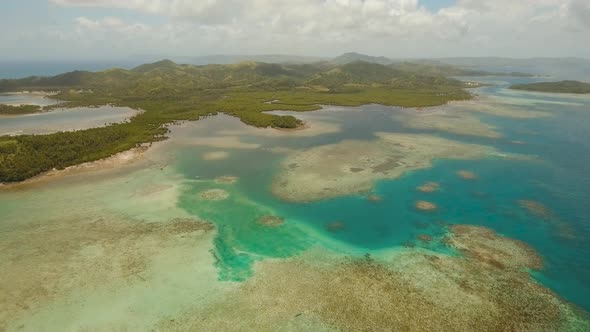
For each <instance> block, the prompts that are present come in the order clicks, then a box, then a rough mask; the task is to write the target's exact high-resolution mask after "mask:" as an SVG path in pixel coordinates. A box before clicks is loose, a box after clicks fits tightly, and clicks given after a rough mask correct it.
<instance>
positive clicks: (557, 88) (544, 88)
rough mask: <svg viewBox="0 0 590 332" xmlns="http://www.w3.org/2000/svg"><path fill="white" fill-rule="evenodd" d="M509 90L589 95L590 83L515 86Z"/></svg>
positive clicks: (543, 83)
mask: <svg viewBox="0 0 590 332" xmlns="http://www.w3.org/2000/svg"><path fill="white" fill-rule="evenodd" d="M510 89H513V90H525V91H535V92H553V93H576V94H587V93H590V83H585V82H580V81H559V82H540V83H530V84H515V85H512V86H510Z"/></svg>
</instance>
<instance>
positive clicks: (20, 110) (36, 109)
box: [0, 104, 43, 116]
mask: <svg viewBox="0 0 590 332" xmlns="http://www.w3.org/2000/svg"><path fill="white" fill-rule="evenodd" d="M42 111H43V108H42V107H41V106H38V105H7V104H0V116H12V115H26V114H34V113H40V112H42Z"/></svg>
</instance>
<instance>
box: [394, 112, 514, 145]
mask: <svg viewBox="0 0 590 332" xmlns="http://www.w3.org/2000/svg"><path fill="white" fill-rule="evenodd" d="M393 119H394V120H395V121H397V122H400V123H401V124H402V125H403V126H404V127H406V128H412V129H423V130H438V131H446V132H449V133H453V134H458V135H467V136H479V137H488V138H498V137H501V136H502V135H501V134H500V133H499V132H498V131H497V130H496V128H495V127H494V126H492V125H490V124H487V123H484V122H482V121H481V120H480V119H479V118H478V117H477V116H476V115H474V114H472V113H467V112H463V111H455V112H450V111H446V112H444V111H439V112H430V113H420V112H413V113H410V112H403V113H396V114H394V115H393Z"/></svg>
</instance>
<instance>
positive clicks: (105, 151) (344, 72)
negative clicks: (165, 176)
mask: <svg viewBox="0 0 590 332" xmlns="http://www.w3.org/2000/svg"><path fill="white" fill-rule="evenodd" d="M461 72H462V71H461V70H459V69H457V68H453V67H451V66H447V65H444V66H442V65H435V64H421V63H417V64H410V63H395V64H390V65H383V64H378V63H369V62H362V61H354V62H349V63H345V64H334V63H326V62H318V63H313V64H268V63H257V62H243V63H239V64H230V65H205V66H194V65H180V64H176V63H174V62H172V61H170V60H163V61H159V62H155V63H151V64H145V65H141V66H138V67H136V68H134V69H131V70H125V69H119V68H113V69H109V70H105V71H100V72H88V71H74V72H69V73H65V74H61V75H57V76H53V77H28V78H23V79H13V80H0V92H14V91H22V90H46V91H60V92H59V93H58V94H54V95H51V96H50V98H55V99H58V100H61V101H65V103H64V104H60V107H77V106H96V105H105V104H112V105H116V106H128V107H132V108H139V109H143V110H144V111H145V112H143V113H141V114H139V115H137V116H135V117H133V118H132V119H131V121H129V122H126V123H119V124H113V125H110V126H106V127H101V128H93V129H88V130H79V131H72V132H59V133H54V134H48V135H21V136H4V137H0V182H14V181H22V180H25V179H27V178H30V177H32V176H35V175H37V174H40V173H42V172H45V171H48V170H51V169H54V168H57V169H62V168H65V167H68V166H71V165H76V164H80V163H84V162H88V161H93V160H97V159H101V158H105V157H108V156H110V155H113V154H115V153H118V152H121V151H125V150H128V149H130V148H133V147H136V146H138V145H140V144H142V143H148V142H153V141H157V140H162V139H165V135H166V133H167V128H166V126H165V125H166V124H168V123H170V122H173V121H177V120H198V119H199V118H200V117H203V116H208V115H213V114H217V113H218V112H223V113H226V114H229V115H232V116H235V117H238V118H240V119H241V121H243V122H244V123H246V124H249V125H252V126H256V127H275V128H295V127H298V126H300V125H301V122H300V121H299V120H298V119H296V118H295V117H293V116H278V115H273V114H268V113H265V112H266V111H272V110H292V111H311V110H317V109H320V108H321V106H320V105H341V106H359V105H363V104H368V103H379V104H384V105H396V106H406V107H426V106H435V105H441V104H445V103H447V102H448V101H451V100H465V99H469V98H470V97H471V95H470V93H469V92H467V91H466V90H465V88H466V87H474V86H477V84H473V83H472V84H470V85H468V84H467V83H465V82H462V81H459V80H456V79H453V78H449V77H447V76H451V75H457V74H460V73H461ZM463 73H465V72H463ZM472 74H474V73H472ZM478 74H481V73H478ZM270 101H273V102H270ZM2 109H3V110H5V112H29V111H35V110H33V109H32V108H31V109H29V107H28V106H27V107H17V108H16V109H15V108H13V107H6V106H4V107H3V108H2Z"/></svg>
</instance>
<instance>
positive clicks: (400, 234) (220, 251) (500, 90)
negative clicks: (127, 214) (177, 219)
mask: <svg viewBox="0 0 590 332" xmlns="http://www.w3.org/2000/svg"><path fill="white" fill-rule="evenodd" d="M501 80H507V79H506V78H501ZM513 81H514V82H522V81H527V79H523V78H518V79H513ZM507 85H508V83H507V82H504V83H502V84H500V85H499V86H491V87H485V88H481V89H478V90H477V93H478V94H481V95H491V96H497V97H500V98H505V99H506V98H512V101H511V99H506V103H510V102H513V103H514V102H515V101H514V98H519V99H518V100H520V101H522V100H524V101H527V102H530V101H534V102H533V103H528V104H526V103H525V104H522V105H520V104H519V105H518V107H521V108H525V109H533V110H542V111H549V112H551V113H552V114H553V115H554V116H553V117H546V118H533V119H513V118H503V117H497V116H491V115H481V116H480V117H481V119H482V120H483V121H485V122H487V123H490V124H493V125H495V126H496V127H497V128H498V130H499V131H500V132H501V133H502V134H503V135H504V137H502V138H497V139H489V138H477V137H468V136H461V135H454V134H448V133H442V132H433V131H417V130H407V129H404V128H403V127H401V125H400V124H399V123H396V122H394V121H393V120H392V117H391V114H392V112H399V111H400V109H397V108H392V107H384V106H378V105H368V106H363V107H360V108H352V109H349V108H340V107H327V108H326V109H325V110H322V111H318V112H313V113H304V114H298V116H300V117H303V118H306V119H315V120H322V121H328V122H333V123H336V124H338V125H340V126H341V128H342V131H341V132H338V133H327V134H324V135H319V136H314V137H264V136H255V135H246V134H244V135H242V136H240V139H241V141H242V142H248V143H256V144H260V145H261V148H259V149H218V148H210V147H195V146H191V145H187V146H183V147H181V148H179V149H178V151H176V155H177V156H178V158H179V162H178V164H177V168H178V170H179V171H180V172H181V173H182V174H184V176H185V177H186V178H187V179H191V180H190V181H189V183H188V185H187V188H186V189H185V192H184V194H183V195H182V198H181V201H180V206H181V207H183V208H184V209H185V210H186V211H189V212H190V213H192V214H195V215H198V216H199V217H202V218H205V219H207V220H211V221H213V222H214V223H216V224H217V225H218V228H219V235H218V237H217V240H216V249H215V253H214V254H215V255H216V258H217V260H218V263H217V265H218V267H219V271H220V275H219V276H220V278H221V279H223V280H245V279H247V278H248V277H249V276H251V275H252V273H254V272H253V271H252V263H253V262H254V261H256V260H259V259H265V258H271V257H275V258H276V257H289V256H292V255H296V254H297V253H299V252H301V251H302V250H304V249H306V248H309V247H311V246H313V245H321V246H326V247H331V248H332V249H334V250H344V251H347V252H349V253H350V254H358V255H362V254H364V253H372V252H377V251H379V250H382V249H387V248H395V247H399V246H402V245H417V246H427V247H430V248H431V249H433V250H447V249H446V248H445V247H444V246H443V245H442V244H440V243H439V242H437V241H436V240H437V236H441V235H443V234H444V233H445V225H446V224H477V225H484V226H486V227H490V228H492V229H494V230H496V231H498V232H500V233H501V234H504V235H506V236H509V237H513V238H517V239H520V240H523V241H525V242H527V243H529V244H530V245H531V246H533V247H534V248H535V249H536V250H538V251H539V252H540V253H541V254H542V255H543V256H544V257H545V260H546V267H545V269H544V270H543V271H541V272H538V273H535V278H537V280H539V281H540V282H542V283H543V284H544V285H546V286H548V287H550V288H552V289H553V290H555V291H556V292H558V293H559V294H560V295H561V296H563V297H564V298H565V299H567V300H569V301H572V302H574V303H576V304H578V305H580V306H582V307H584V308H586V309H590V244H589V243H588V242H587V241H586V238H587V237H588V236H589V235H590V166H589V165H590V114H589V112H590V98H582V97H575V96H556V95H541V94H530V93H515V92H512V91H507V90H506V89H505V88H506V86H507ZM518 100H517V101H518ZM201 122H202V125H197V126H196V127H195V128H194V129H182V130H184V132H183V134H184V135H186V136H194V137H207V136H210V135H211V134H214V133H216V132H217V131H219V130H220V129H222V128H227V127H232V126H239V125H238V124H236V123H237V122H236V121H235V120H233V119H229V118H228V117H223V116H222V117H217V118H211V119H208V120H205V121H201ZM175 130H177V129H173V131H175ZM182 130H177V131H181V132H182ZM376 131H390V132H394V131H395V132H399V131H401V132H421V133H431V134H434V135H440V136H443V137H446V138H451V139H456V140H461V141H465V142H471V143H478V144H484V145H491V146H494V147H496V148H497V149H499V150H501V151H504V152H513V153H520V154H526V155H534V156H537V159H536V160H534V161H516V160H506V159H482V160H471V161H463V160H452V161H451V160H437V161H436V162H435V163H434V165H433V167H432V168H430V169H426V170H419V171H414V172H411V173H408V174H405V175H404V176H403V177H401V178H399V179H396V180H388V181H381V182H379V183H378V184H377V185H376V186H375V189H374V191H373V193H375V194H378V195H380V196H382V197H383V200H382V201H380V202H371V201H369V200H367V198H366V195H352V196H347V197H341V198H336V199H330V200H325V201H320V202H312V203H298V204H293V203H287V202H283V201H280V200H278V199H277V198H276V197H274V196H272V194H271V193H270V190H269V187H270V183H271V181H272V179H273V176H274V174H275V173H276V172H277V170H278V169H279V163H280V161H281V160H282V158H283V157H284V155H283V154H279V153H273V152H271V151H270V150H269V149H267V148H272V147H282V148H298V149H303V148H308V147H313V146H318V145H323V144H329V143H335V142H339V141H341V140H342V139H361V140H370V139H373V138H374V136H373V133H374V132H376ZM196 139H198V138H196ZM513 141H522V142H524V144H515V143H514V142H513ZM211 150H226V151H229V152H230V154H229V158H228V159H223V160H213V161H203V160H202V159H200V158H195V156H198V155H201V154H203V153H205V152H207V151H211ZM462 169H467V170H471V171H473V172H475V173H476V174H477V175H478V179H477V180H474V181H467V180H464V179H462V178H460V177H458V176H457V175H456V172H457V171H458V170H462ZM227 174H229V175H235V176H238V177H239V178H240V180H239V182H238V183H237V184H235V185H225V186H227V187H226V188H225V189H226V190H228V192H229V193H230V198H229V199H228V200H226V201H217V202H214V201H213V202H212V201H209V202H204V201H203V200H198V199H196V197H198V193H199V192H200V191H202V190H206V189H210V188H223V185H218V184H215V183H213V182H212V181H208V180H211V179H213V178H215V177H217V176H221V175H227ZM428 181H436V182H438V183H440V185H441V190H440V191H438V192H435V193H422V192H419V191H417V190H416V189H415V188H416V187H417V186H420V185H422V184H423V183H424V182H428ZM421 199H425V200H428V201H431V202H434V203H435V204H437V206H438V207H439V208H438V210H437V211H435V212H432V213H424V212H419V211H417V210H416V209H415V208H414V203H415V202H416V200H421ZM522 199H528V200H535V201H538V202H540V203H542V204H544V205H545V206H547V207H548V208H550V209H551V210H552V211H553V212H554V214H555V217H554V218H553V220H551V221H549V220H545V219H543V218H540V217H536V216H534V215H531V214H529V213H527V212H526V211H525V210H524V209H523V208H522V207H520V206H519V204H518V201H519V200H522ZM265 214H275V215H279V216H282V217H285V219H286V221H285V225H283V226H281V227H276V228H269V227H265V226H261V225H259V224H257V223H256V220H257V219H258V218H259V217H260V216H262V215H265ZM333 222H339V223H342V224H343V225H344V227H342V228H341V229H337V230H332V231H330V230H328V227H327V226H328V225H329V224H331V223H333ZM564 233H567V234H569V235H571V234H573V235H575V236H574V237H573V238H571V237H569V236H564ZM419 234H429V235H432V236H433V237H434V238H435V241H433V242H432V243H430V244H423V243H421V242H420V241H417V240H416V237H417V236H418V235H419Z"/></svg>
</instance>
